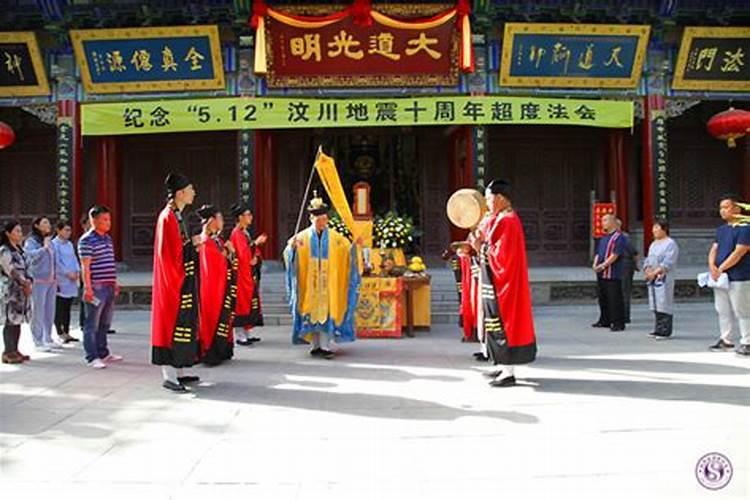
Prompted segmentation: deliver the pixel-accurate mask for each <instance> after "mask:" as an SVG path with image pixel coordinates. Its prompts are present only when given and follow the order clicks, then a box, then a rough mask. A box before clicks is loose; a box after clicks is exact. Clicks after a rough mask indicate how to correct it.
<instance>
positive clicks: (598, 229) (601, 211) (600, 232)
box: [591, 203, 617, 238]
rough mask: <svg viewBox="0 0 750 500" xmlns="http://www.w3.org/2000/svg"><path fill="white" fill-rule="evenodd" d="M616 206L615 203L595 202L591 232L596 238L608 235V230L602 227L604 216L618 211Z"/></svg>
mask: <svg viewBox="0 0 750 500" xmlns="http://www.w3.org/2000/svg"><path fill="white" fill-rule="evenodd" d="M616 208H617V207H616V206H615V204H614V203H594V204H593V206H592V208H591V210H592V212H591V215H592V216H591V224H592V226H593V227H592V228H591V232H592V234H593V235H594V238H601V237H603V236H606V234H607V232H606V231H605V230H604V228H603V227H602V216H604V215H607V214H614V213H615V212H616Z"/></svg>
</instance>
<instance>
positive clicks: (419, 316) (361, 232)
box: [354, 220, 432, 336]
mask: <svg viewBox="0 0 750 500" xmlns="http://www.w3.org/2000/svg"><path fill="white" fill-rule="evenodd" d="M354 233H355V234H357V235H358V236H360V237H361V238H362V246H363V247H368V248H370V264H371V265H372V269H373V272H374V273H378V272H380V262H381V260H380V249H379V248H374V247H373V222H372V220H355V221H354ZM386 251H387V252H392V253H393V257H394V260H395V264H396V265H397V266H406V256H405V255H404V250H403V249H401V248H389V249H386ZM363 262H364V261H363V259H362V250H361V248H360V249H359V270H360V272H362V270H363V269H364V264H363ZM371 279H383V278H376V277H372V278H370V277H365V278H363V283H362V288H361V289H360V301H361V300H362V291H364V290H365V289H366V287H365V284H364V281H365V280H371ZM389 279H392V278H389ZM376 286H377V287H379V289H381V290H382V291H384V293H385V295H383V297H387V296H388V293H391V292H389V291H388V290H390V289H391V288H392V287H393V286H394V285H392V284H391V283H389V282H387V281H386V282H384V283H383V284H381V285H374V284H372V283H370V284H369V285H368V287H369V288H367V293H374V291H373V290H374V289H373V287H376ZM403 292H404V287H403V284H402V286H401V288H400V291H399V292H398V295H399V296H400V301H401V311H402V314H403V315H402V317H401V325H402V327H405V326H406V295H405V294H404V293H403ZM412 293H413V302H412V318H413V321H414V327H416V328H429V327H430V326H431V325H432V314H431V287H430V284H429V283H426V284H424V285H420V286H417V287H415V288H414V289H413V292H412ZM388 300H390V299H388ZM366 305H367V306H369V303H368V304H366ZM359 328H360V327H359V324H358V325H357V329H358V335H359ZM389 328H390V327H389ZM363 331H364V330H363ZM367 335H368V334H367V333H365V334H364V336H367ZM360 336H362V335H360ZM376 336H384V335H376ZM398 336H400V334H399V335H398Z"/></svg>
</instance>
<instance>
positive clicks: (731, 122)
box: [706, 108, 750, 148]
mask: <svg viewBox="0 0 750 500" xmlns="http://www.w3.org/2000/svg"><path fill="white" fill-rule="evenodd" d="M706 126H707V128H708V132H709V133H710V134H711V135H712V136H714V137H716V138H717V139H721V140H722V141H724V140H725V141H727V146H729V147H730V148H733V147H735V146H736V145H737V143H736V142H735V141H736V140H737V139H739V138H740V137H743V136H744V135H745V134H747V133H748V131H750V111H745V110H744V109H734V108H729V109H728V110H726V111H722V112H721V113H718V114H715V115H714V116H712V117H711V119H710V120H708V124H707V125H706Z"/></svg>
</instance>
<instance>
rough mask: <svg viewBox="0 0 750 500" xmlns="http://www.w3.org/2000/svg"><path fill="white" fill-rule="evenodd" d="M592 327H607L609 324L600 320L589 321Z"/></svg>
mask: <svg viewBox="0 0 750 500" xmlns="http://www.w3.org/2000/svg"><path fill="white" fill-rule="evenodd" d="M591 327H592V328H609V325H606V324H604V323H602V322H600V321H597V322H596V323H591Z"/></svg>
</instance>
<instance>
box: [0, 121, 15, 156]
mask: <svg viewBox="0 0 750 500" xmlns="http://www.w3.org/2000/svg"><path fill="white" fill-rule="evenodd" d="M15 140H16V133H15V132H13V129H12V128H10V125H8V124H7V123H5V122H0V149H4V148H7V147H8V146H10V145H11V144H13V141H15Z"/></svg>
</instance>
